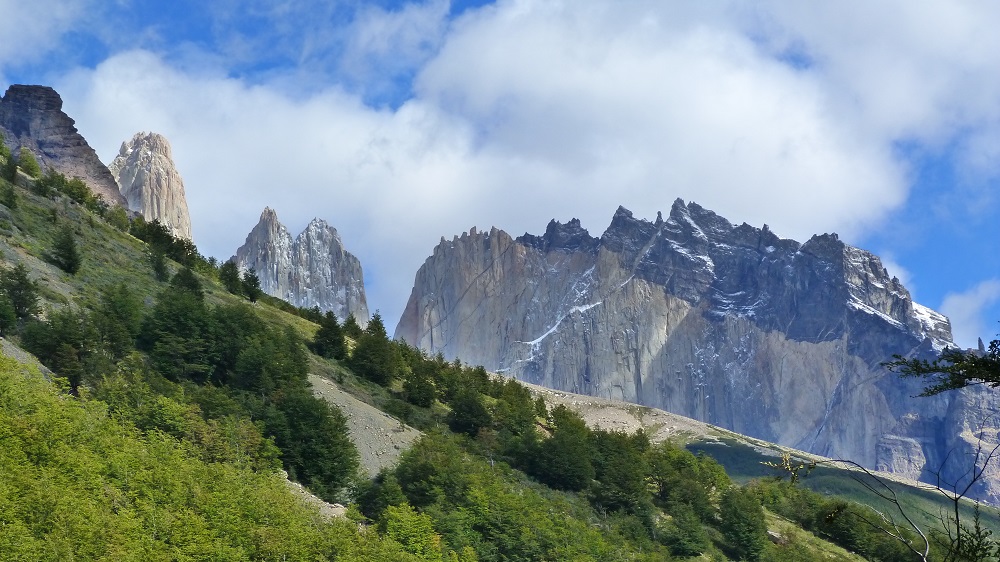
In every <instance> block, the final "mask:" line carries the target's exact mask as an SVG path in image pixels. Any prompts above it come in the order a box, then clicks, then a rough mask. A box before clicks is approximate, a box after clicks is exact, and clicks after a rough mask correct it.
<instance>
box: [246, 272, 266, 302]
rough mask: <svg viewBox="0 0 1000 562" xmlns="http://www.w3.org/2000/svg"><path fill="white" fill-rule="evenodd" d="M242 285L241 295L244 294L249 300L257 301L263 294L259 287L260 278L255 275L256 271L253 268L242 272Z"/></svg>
mask: <svg viewBox="0 0 1000 562" xmlns="http://www.w3.org/2000/svg"><path fill="white" fill-rule="evenodd" d="M242 286H243V295H245V296H246V298H247V299H248V300H249V301H250V302H257V299H259V298H260V296H261V295H262V294H264V292H263V291H261V289H260V278H259V277H257V272H256V271H254V270H253V268H250V269H248V270H246V271H244V272H243V281H242Z"/></svg>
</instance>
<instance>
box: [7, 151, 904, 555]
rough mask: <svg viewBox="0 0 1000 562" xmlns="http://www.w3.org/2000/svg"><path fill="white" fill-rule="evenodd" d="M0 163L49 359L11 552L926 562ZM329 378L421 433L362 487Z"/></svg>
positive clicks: (28, 375) (13, 490)
mask: <svg viewBox="0 0 1000 562" xmlns="http://www.w3.org/2000/svg"><path fill="white" fill-rule="evenodd" d="M22 158H24V157H22ZM0 159H2V160H3V161H4V162H0V164H4V172H5V178H4V179H0V203H2V207H0V250H2V253H3V261H2V264H0V332H2V335H3V336H4V337H5V338H7V339H9V340H10V341H12V342H14V343H16V344H17V345H18V346H20V347H21V348H23V349H25V350H28V351H30V352H31V353H32V354H34V356H36V357H37V358H38V359H39V360H40V361H41V363H42V364H43V365H44V366H45V368H46V369H44V370H39V369H38V368H35V367H31V366H27V365H26V364H24V363H21V362H18V361H15V360H14V359H12V358H3V359H2V360H0V440H2V445H0V552H2V553H3V558H4V559H10V560H69V559H77V560H128V559H135V560H138V559H143V560H149V559H153V560H195V559H199V560H322V559H333V560H449V561H451V560H454V561H459V560H460V561H472V560H483V561H487V560H489V561H494V560H495V561H502V560H504V561H506V560H668V559H683V558H690V557H701V559H715V560H725V559H730V560H741V559H746V560H816V559H824V560H856V559H858V554H861V555H864V556H866V557H868V558H869V559H871V560H886V561H895V560H900V561H903V560H912V559H913V557H912V553H911V552H909V551H908V550H907V549H906V548H905V547H904V546H903V544H902V542H900V541H899V540H897V539H893V538H891V537H889V536H887V535H886V534H884V533H880V532H878V531H877V530H874V529H872V528H871V527H869V526H867V525H865V524H864V523H863V520H864V518H865V517H863V516H865V515H870V513H869V512H867V511H864V510H865V509H866V508H865V507H863V506H857V505H854V504H849V503H847V502H845V501H844V500H838V499H831V498H828V497H824V496H821V495H819V494H816V493H813V492H808V491H806V490H803V489H801V488H800V487H798V486H793V485H790V484H782V483H776V482H764V481H761V482H758V483H756V484H753V485H748V486H738V485H734V484H733V482H732V481H731V480H730V477H729V476H728V475H727V474H726V473H725V471H724V470H723V469H722V468H721V467H720V465H719V464H718V463H716V462H715V461H714V460H712V459H711V458H710V457H708V456H700V455H699V456H696V455H694V454H692V453H691V452H689V451H687V450H686V449H684V448H683V447H682V446H681V444H672V443H660V444H653V443H651V442H650V441H649V439H648V437H647V436H646V435H645V434H643V433H642V432H637V433H633V434H628V433H623V432H615V431H606V430H600V429H592V428H589V427H587V426H586V425H585V424H584V423H583V421H582V420H581V418H580V417H579V416H578V415H577V414H575V413H574V412H572V411H571V410H569V409H567V408H565V407H562V406H557V407H552V406H550V405H549V404H546V403H545V401H544V400H536V399H533V398H532V396H531V394H530V392H529V391H528V390H527V389H526V388H525V387H523V386H522V385H520V384H519V383H517V382H516V381H513V380H506V379H499V378H495V377H491V376H490V375H488V373H487V372H486V371H485V370H484V369H483V368H482V367H471V366H468V365H463V364H462V363H461V362H460V361H452V362H448V361H445V360H444V359H443V358H442V357H440V356H438V357H429V356H427V355H426V354H424V353H422V352H420V351H419V350H416V349H414V348H412V347H409V346H407V345H405V344H403V343H400V342H394V341H391V340H390V339H389V338H388V336H387V334H386V331H385V327H384V324H383V322H382V320H381V318H380V317H379V315H378V314H377V313H376V314H375V315H374V316H373V318H372V319H371V321H369V322H368V324H367V327H366V328H365V329H364V330H362V329H361V328H360V327H359V326H358V324H357V322H356V321H354V319H353V318H349V319H348V320H347V322H346V323H345V324H344V325H341V324H340V323H339V322H338V321H337V319H336V317H335V316H333V315H332V314H326V315H323V314H320V313H319V311H318V309H313V310H303V309H296V308H295V307H292V306H291V305H288V304H287V303H282V302H281V301H277V300H274V299H271V298H268V297H264V296H262V295H261V294H260V289H259V282H258V281H257V279H256V276H255V275H254V274H253V272H252V271H248V272H245V273H243V274H240V273H239V272H238V271H236V270H235V268H233V267H232V266H231V265H226V264H219V263H218V262H217V261H216V260H214V259H211V258H205V257H203V256H201V255H200V254H199V253H198V251H197V248H195V247H194V246H193V245H192V244H191V243H190V242H189V241H187V240H183V239H177V238H175V237H173V236H172V235H170V233H169V232H168V231H167V230H166V229H165V228H164V227H163V226H162V225H159V224H158V223H155V222H153V223H147V222H145V221H143V220H141V219H131V220H130V219H129V217H128V216H127V215H126V214H125V213H124V212H123V211H122V210H121V209H120V208H109V207H107V206H106V205H104V204H103V203H102V201H101V200H100V199H98V198H95V197H94V196H93V195H91V194H90V192H89V191H88V190H87V189H86V186H83V188H82V189H81V187H80V185H79V183H78V182H75V181H74V180H67V179H65V178H63V177H61V176H59V175H58V174H54V173H48V174H45V175H43V174H42V173H41V171H40V170H27V171H28V172H30V173H29V174H25V173H24V172H25V170H21V171H18V170H17V169H16V167H12V166H10V165H9V164H8V163H9V162H12V161H13V157H12V156H11V155H9V154H6V155H0ZM31 176H33V177H31ZM11 180H13V181H11ZM15 183H16V184H15ZM310 373H313V374H320V375H324V376H328V377H330V378H331V379H332V380H334V381H335V382H336V383H337V384H339V385H340V386H341V387H342V388H344V389H346V390H348V391H350V392H352V393H354V394H356V395H357V396H358V397H359V398H361V399H363V400H366V401H368V402H370V403H373V404H375V405H377V406H379V407H380V408H381V409H382V410H383V411H386V412H388V413H389V414H391V415H393V416H395V417H397V418H398V419H400V420H401V421H403V422H406V423H407V424H409V425H411V426H413V427H416V428H418V429H420V430H421V431H423V432H424V436H423V437H422V438H421V439H420V440H419V441H418V442H417V443H416V444H415V445H414V447H413V448H412V449H410V450H409V451H407V452H405V453H404V454H403V455H402V458H401V460H400V462H399V464H398V465H397V466H396V467H395V468H392V469H387V470H384V471H383V472H382V473H380V474H379V475H378V476H377V477H376V478H375V479H374V480H369V479H367V478H365V477H363V476H361V475H360V474H359V471H358V460H357V458H358V455H357V451H356V449H355V447H354V445H353V444H352V442H351V441H350V440H349V439H348V434H347V429H346V424H345V419H344V416H343V415H342V414H341V412H339V411H338V410H337V409H336V408H333V407H331V406H330V405H329V404H328V403H327V402H325V401H323V400H321V399H318V398H316V397H314V395H313V393H312V391H311V389H310V386H309V384H308V375H309V374H310ZM281 468H283V469H284V470H285V471H286V472H287V475H288V477H289V478H291V479H293V480H295V481H298V482H300V483H302V484H304V485H305V486H306V487H307V488H308V489H309V490H310V491H311V492H312V493H313V494H316V495H317V496H319V497H320V498H323V499H325V500H327V501H340V502H342V503H350V504H352V507H351V508H350V509H349V510H348V516H347V518H346V519H332V520H331V519H326V518H323V517H321V516H320V514H319V512H318V511H317V510H316V509H315V508H313V507H309V506H308V505H306V504H305V503H303V502H301V500H299V499H298V498H297V496H295V495H294V494H293V492H292V491H291V490H290V488H289V487H288V486H287V483H286V482H285V480H284V476H283V475H282V474H281V472H280V471H279V469H281ZM765 507H766V508H767V509H765ZM769 530H770V532H771V533H770V535H769V534H768V531H769ZM833 543H837V544H839V545H842V546H843V547H846V548H847V549H850V550H852V551H853V552H855V553H857V554H851V553H849V552H848V551H847V550H844V548H841V547H839V546H836V545H835V544H833Z"/></svg>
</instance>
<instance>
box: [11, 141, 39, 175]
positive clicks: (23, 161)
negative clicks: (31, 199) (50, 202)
mask: <svg viewBox="0 0 1000 562" xmlns="http://www.w3.org/2000/svg"><path fill="white" fill-rule="evenodd" d="M17 167H18V168H21V171H22V172H24V173H25V174H28V176H29V177H32V178H37V177H39V176H41V175H42V169H41V168H40V167H39V166H38V160H36V159H35V155H34V154H32V153H31V151H30V150H28V149H27V148H26V147H23V146H22V147H21V153H20V156H18V159H17Z"/></svg>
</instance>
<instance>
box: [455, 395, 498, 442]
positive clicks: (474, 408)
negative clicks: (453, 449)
mask: <svg viewBox="0 0 1000 562" xmlns="http://www.w3.org/2000/svg"><path fill="white" fill-rule="evenodd" d="M492 421H493V420H492V417H491V416H490V411H489V410H487V409H486V405H485V404H483V397H482V395H481V394H479V393H478V392H476V391H475V390H473V389H471V388H465V389H462V390H460V391H459V392H458V394H457V395H456V396H455V399H454V400H452V401H451V412H449V413H448V427H450V428H451V430H452V431H454V432H455V433H464V434H466V435H468V436H470V437H475V436H476V435H478V434H479V430H480V429H482V428H484V427H489V425H490V423H492Z"/></svg>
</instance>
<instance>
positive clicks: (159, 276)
mask: <svg viewBox="0 0 1000 562" xmlns="http://www.w3.org/2000/svg"><path fill="white" fill-rule="evenodd" d="M140 218H141V217H140ZM147 256H148V258H149V266H150V267H152V268H153V277H155V278H156V280H157V281H166V280H167V277H168V276H169V275H170V271H169V270H168V269H167V257H166V255H164V253H163V251H162V250H161V249H160V248H158V247H156V246H150V247H149V254H147Z"/></svg>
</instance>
